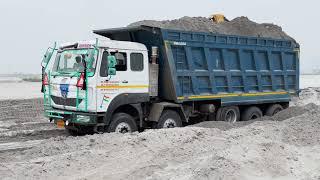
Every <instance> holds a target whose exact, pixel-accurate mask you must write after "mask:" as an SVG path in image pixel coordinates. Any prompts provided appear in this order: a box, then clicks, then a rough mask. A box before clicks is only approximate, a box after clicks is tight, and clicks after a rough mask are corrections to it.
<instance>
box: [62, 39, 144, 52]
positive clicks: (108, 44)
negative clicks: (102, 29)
mask: <svg viewBox="0 0 320 180" xmlns="http://www.w3.org/2000/svg"><path fill="white" fill-rule="evenodd" d="M75 43H78V44H79V45H78V46H92V45H95V44H96V40H89V41H78V42H72V43H62V44H61V46H60V47H64V46H69V45H73V44H75ZM98 47H102V48H110V49H126V50H135V51H147V48H146V46H145V45H144V44H141V43H136V42H129V41H115V40H111V39H109V38H103V39H98Z"/></svg>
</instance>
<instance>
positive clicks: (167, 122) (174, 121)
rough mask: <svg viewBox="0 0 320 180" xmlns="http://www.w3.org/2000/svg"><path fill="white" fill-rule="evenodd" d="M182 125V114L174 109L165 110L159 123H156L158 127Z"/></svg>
mask: <svg viewBox="0 0 320 180" xmlns="http://www.w3.org/2000/svg"><path fill="white" fill-rule="evenodd" d="M175 127H182V121H181V118H180V115H179V114H178V113H177V112H176V111H173V110H164V111H163V112H162V114H161V117H160V119H159V121H158V123H157V124H155V127H154V128H156V129H166V128H175Z"/></svg>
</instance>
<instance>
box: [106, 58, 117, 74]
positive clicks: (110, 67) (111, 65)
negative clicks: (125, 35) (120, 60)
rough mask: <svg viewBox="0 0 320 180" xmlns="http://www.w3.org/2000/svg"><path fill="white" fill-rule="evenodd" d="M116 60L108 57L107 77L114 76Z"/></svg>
mask: <svg viewBox="0 0 320 180" xmlns="http://www.w3.org/2000/svg"><path fill="white" fill-rule="evenodd" d="M116 65H117V59H116V57H115V56H111V55H109V56H108V75H116V73H117V71H116Z"/></svg>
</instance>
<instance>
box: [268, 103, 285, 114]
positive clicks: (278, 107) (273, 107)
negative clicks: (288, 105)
mask: <svg viewBox="0 0 320 180" xmlns="http://www.w3.org/2000/svg"><path fill="white" fill-rule="evenodd" d="M282 110H283V107H282V106H281V105H280V104H272V105H270V106H269V107H268V108H267V111H266V116H274V115H275V114H277V113H278V112H280V111H282Z"/></svg>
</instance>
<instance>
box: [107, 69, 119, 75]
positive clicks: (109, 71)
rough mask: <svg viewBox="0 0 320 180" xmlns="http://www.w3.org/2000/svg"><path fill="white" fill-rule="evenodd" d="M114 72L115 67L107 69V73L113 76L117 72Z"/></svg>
mask: <svg viewBox="0 0 320 180" xmlns="http://www.w3.org/2000/svg"><path fill="white" fill-rule="evenodd" d="M116 72H117V71H116V68H109V69H108V75H111V76H114V75H116V74H117V73H116Z"/></svg>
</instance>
